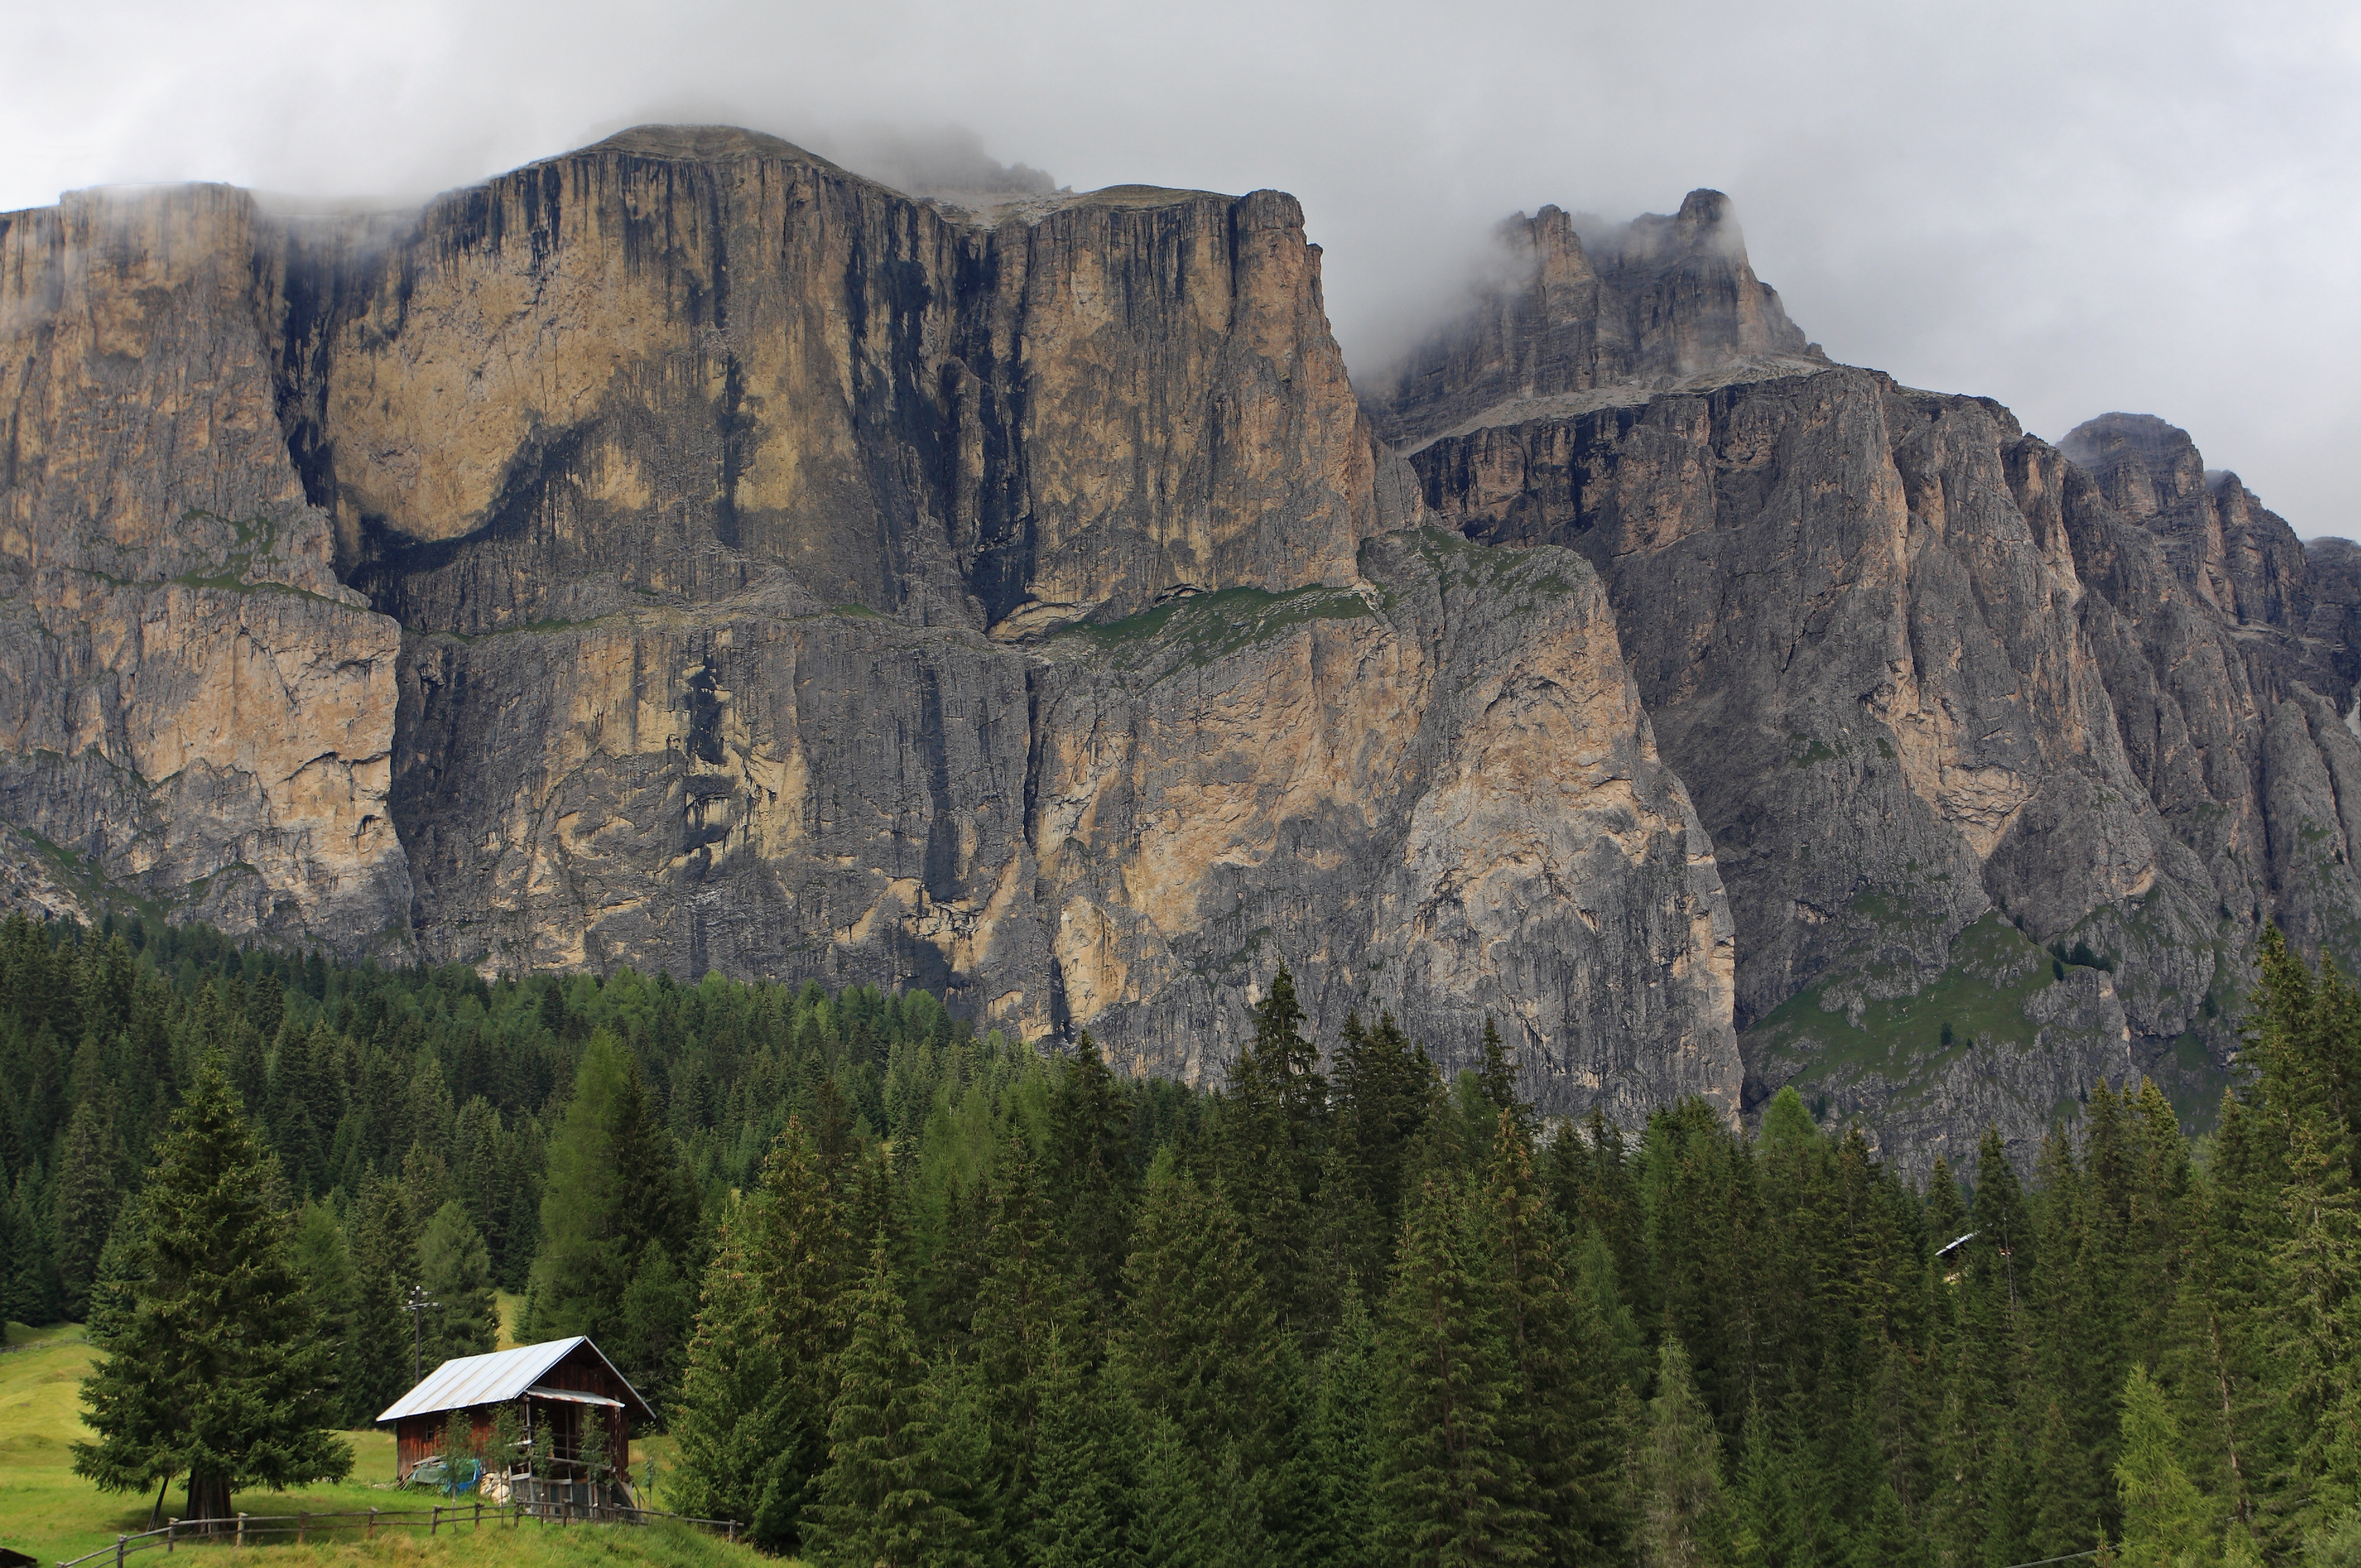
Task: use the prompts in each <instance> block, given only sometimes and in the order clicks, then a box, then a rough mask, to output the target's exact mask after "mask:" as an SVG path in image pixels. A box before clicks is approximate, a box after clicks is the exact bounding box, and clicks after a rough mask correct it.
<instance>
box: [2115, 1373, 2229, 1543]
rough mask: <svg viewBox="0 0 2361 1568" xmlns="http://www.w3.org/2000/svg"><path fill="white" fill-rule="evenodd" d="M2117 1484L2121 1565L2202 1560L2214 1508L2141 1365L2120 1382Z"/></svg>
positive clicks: (2160, 1393)
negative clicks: (2186, 1464) (2195, 1482)
mask: <svg viewBox="0 0 2361 1568" xmlns="http://www.w3.org/2000/svg"><path fill="white" fill-rule="evenodd" d="M2123 1408H2124V1416H2123V1429H2124V1430H2123V1456H2122V1457H2121V1458H2120V1459H2118V1460H2117V1461H2116V1462H2115V1483H2116V1485H2117V1486H2119V1487H2121V1488H2122V1504H2123V1520H2124V1526H2123V1540H2122V1543H2121V1546H2120V1548H2119V1559H2120V1561H2121V1562H2122V1563H2123V1564H2124V1568H2180V1564H2182V1563H2199V1562H2202V1561H2203V1559H2204V1558H2205V1557H2206V1555H2207V1554H2208V1552H2209V1551H2210V1549H2211V1547H2212V1546H2213V1541H2215V1540H2216V1539H2217V1536H2216V1532H2215V1530H2214V1523H2213V1508H2211V1507H2210V1506H2209V1505H2208V1504H2207V1503H2206V1501H2205V1499H2204V1498H2203V1497H2201V1496H2200V1495H2199V1494H2198V1491H2197V1488H2196V1487H2195V1486H2192V1485H2191V1483H2190V1480H2189V1475H2188V1473H2187V1472H2186V1471H2185V1470H2184V1469H2183V1468H2182V1466H2181V1462H2180V1426H2179V1424H2178V1423H2176V1422H2175V1421H2174V1420H2173V1419H2172V1411H2171V1409H2170V1407H2169V1406H2168V1405H2167V1404H2166V1402H2165V1398H2164V1393H2163V1391H2162V1390H2161V1389H2159V1388H2158V1387H2157V1386H2156V1384H2155V1383H2154V1382H2153V1381H2151V1380H2150V1379H2149V1377H2148V1375H2147V1369H2146V1368H2144V1367H2138V1366H2135V1367H2133V1368H2132V1370H2131V1375H2130V1376H2129V1377H2127V1378H2126V1379H2125V1383H2124V1398H2123Z"/></svg>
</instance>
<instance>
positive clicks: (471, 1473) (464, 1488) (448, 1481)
mask: <svg viewBox="0 0 2361 1568" xmlns="http://www.w3.org/2000/svg"><path fill="white" fill-rule="evenodd" d="M451 1468H452V1467H451V1466H450V1465H448V1464H445V1463H444V1462H443V1461H442V1460H441V1459H440V1458H434V1459H422V1460H420V1461H419V1462H418V1463H417V1464H413V1465H412V1466H411V1467H410V1479H409V1480H407V1481H405V1482H403V1483H402V1485H404V1486H418V1487H423V1488H425V1489H426V1490H428V1491H434V1492H453V1493H457V1492H472V1491H474V1490H475V1489H476V1483H477V1482H478V1481H480V1480H482V1479H483V1475H484V1467H483V1465H482V1464H481V1463H480V1462H478V1461H477V1460H473V1459H463V1460H461V1461H460V1462H459V1464H458V1471H459V1474H458V1477H457V1480H458V1484H457V1485H456V1486H454V1485H453V1484H452V1475H451Z"/></svg>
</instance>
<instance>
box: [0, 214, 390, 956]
mask: <svg viewBox="0 0 2361 1568" xmlns="http://www.w3.org/2000/svg"><path fill="white" fill-rule="evenodd" d="M267 232H268V225H267V223H266V222H265V221H264V220H262V219H261V218H260V217H259V216H258V214H257V212H256V210H255V207H254V204H253V202H252V200H251V198H250V197H248V196H247V195H246V194H244V193H243V192H235V191H230V190H226V189H224V188H221V187H213V186H199V187H192V188H188V189H184V190H178V191H170V192H143V193H139V194H136V195H115V194H110V193H104V192H98V193H86V194H82V195H78V196H74V197H71V198H69V199H68V200H67V201H66V202H65V203H63V204H62V205H60V207H57V208H53V209H48V210H44V211H40V212H34V213H25V214H10V215H8V216H6V217H0V410H5V411H6V419H7V428H8V431H9V433H10V443H9V446H8V449H7V452H6V457H5V467H0V627H5V635H0V816H5V818H6V819H7V821H8V822H9V823H11V824H12V825H13V826H14V827H15V828H16V829H17V831H18V834H19V836H20V839H22V841H23V842H24V843H25V844H27V845H32V846H38V850H39V854H40V856H41V857H43V858H45V859H46V860H47V861H48V862H49V866H48V871H49V873H50V874H51V876H52V878H53V879H54V877H55V876H56V875H58V874H63V875H64V878H65V882H66V883H68V884H71V883H74V882H76V881H80V880H86V879H87V878H88V877H90V876H95V877H96V878H97V879H99V881H100V882H101V883H112V884H114V885H115V886H116V887H118V888H123V889H127V890H130V891H131V892H133V893H134V894H137V895H141V896H149V897H158V898H161V899H164V900H165V901H167V902H168V903H170V904H171V905H174V906H175V907H177V908H179V909H181V910H184V911H186V912H188V913H191V914H193V915H195V916H201V917H203V918H206V919H210V920H213V921H215V922H217V923H218V924H220V925H221V926H223V927H225V928H226V929H229V930H231V931H235V932H256V931H260V932H268V933H270V934H273V935H276V936H280V937H285V938H301V939H307V940H320V941H326V942H329V943H331V944H332V945H335V946H336V947H339V948H346V949H347V950H352V949H356V948H362V947H366V946H368V945H371V944H372V943H374V942H376V941H377V940H378V939H379V938H383V937H385V936H386V935H387V933H388V931H389V927H390V928H391V930H392V932H393V933H395V934H396V938H397V939H398V935H399V933H400V932H401V930H402V929H403V928H404V927H406V926H407V923H408V918H409V912H410V911H409V905H410V896H411V889H410V880H409V873H408V870H407V865H406V861H405V858H404V856H403V854H402V850H401V844H400V843H399V841H398V839H397V838H396V835H395V832H394V829H393V825H392V820H391V817H390V812H389V811H388V808H387V806H386V791H387V786H388V784H389V783H390V773H391V755H392V750H393V720H394V708H395V692H396V685H395V679H394V670H395V663H396V654H397V653H398V652H399V648H400V641H401V636H400V630H399V628H397V627H396V625H395V624H394V623H393V622H392V621H391V620H388V619H386V618H385V617H383V616H380V615H376V614H373V613H371V612H370V611H369V610H368V608H367V606H366V602H365V601H364V600H363V599H362V598H361V597H360V596H359V595H357V594H356V593H354V592H352V591H351V590H350V589H348V588H346V587H343V586H342V585H341V584H339V583H338V582H337V580H336V577H335V572H334V569H333V564H332V561H331V558H330V557H331V552H330V542H329V534H328V530H327V527H326V522H325V520H324V518H323V517H322V516H321V515H320V514H319V513H318V512H317V511H316V510H313V509H312V508H310V507H308V506H307V505H306V504H305V502H304V499H303V491H302V485H301V483H300V482H299V480H298V478H297V477H296V473H295V470H294V466H293V465H292V464H291V462H290V461H289V458H288V452H287V446H286V443H285V440H284V438H283V437H282V435H281V433H280V425H279V416H278V409H277V402H276V394H275V387H274V379H273V371H274V366H275V362H276V351H275V347H274V344H273V341H272V337H271V333H270V323H271V319H272V310H273V305H272V294H271V290H272V280H271V278H270V276H269V271H268V269H261V268H258V266H257V263H256V256H257V253H258V251H260V250H266V249H267V248H268V240H267ZM22 854H23V851H22V850H19V858H20V859H21V858H22ZM68 861H71V862H72V865H71V867H69V866H68V865H67V863H66V862H68ZM27 879H30V880H27ZM11 880H12V881H16V882H18V883H20V884H21V885H24V886H25V888H26V891H27V894H28V895H31V894H38V891H39V890H38V886H37V885H35V884H36V883H38V881H39V878H38V877H36V876H34V875H33V873H32V872H30V871H29V870H27V872H24V873H23V874H22V875H20V876H18V877H15V878H12V879H11ZM29 901H30V902H33V903H35V904H37V905H41V906H45V907H46V906H49V905H54V904H55V903H56V902H57V900H56V899H55V898H54V897H51V896H48V895H41V896H34V897H29Z"/></svg>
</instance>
